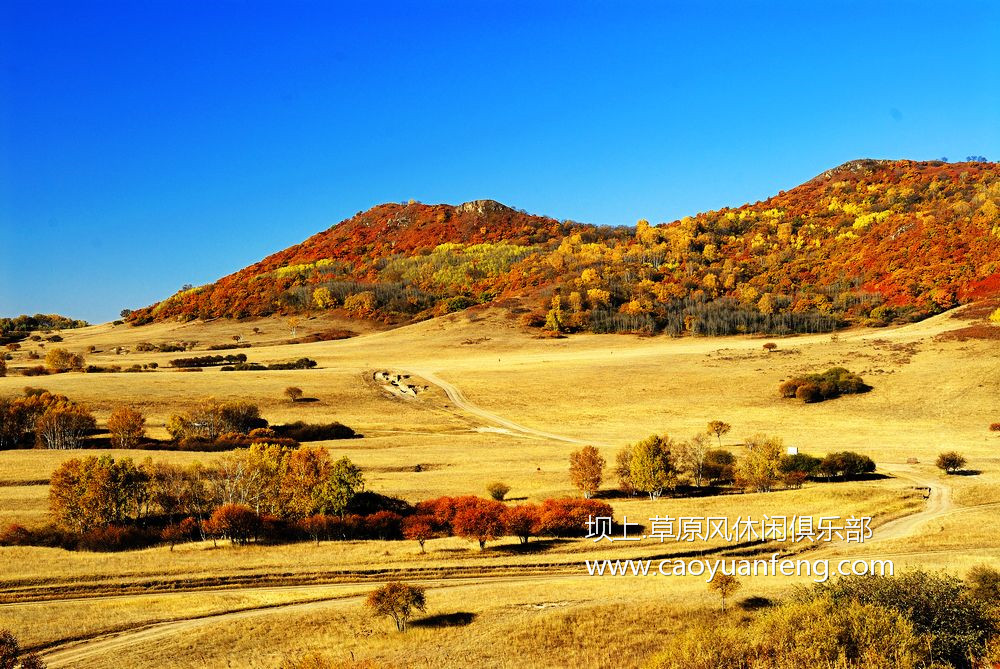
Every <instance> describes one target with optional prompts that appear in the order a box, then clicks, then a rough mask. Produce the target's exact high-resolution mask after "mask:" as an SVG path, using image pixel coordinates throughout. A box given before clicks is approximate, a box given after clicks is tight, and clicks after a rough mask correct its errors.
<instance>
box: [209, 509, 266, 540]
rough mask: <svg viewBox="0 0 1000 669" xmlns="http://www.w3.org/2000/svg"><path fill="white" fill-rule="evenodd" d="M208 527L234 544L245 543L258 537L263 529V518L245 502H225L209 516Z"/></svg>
mask: <svg viewBox="0 0 1000 669" xmlns="http://www.w3.org/2000/svg"><path fill="white" fill-rule="evenodd" d="M206 529H207V530H208V533H209V534H211V535H213V536H219V537H222V538H225V539H229V541H230V542H231V543H233V544H240V545H245V544H248V543H250V541H251V540H253V539H256V538H257V536H258V535H259V534H260V530H261V519H260V516H258V515H257V514H256V513H254V511H253V509H251V508H250V507H249V506H246V505H244V504H225V505H223V506H220V507H219V508H218V509H216V510H215V511H214V512H213V513H212V516H211V518H209V520H208V522H207V524H206Z"/></svg>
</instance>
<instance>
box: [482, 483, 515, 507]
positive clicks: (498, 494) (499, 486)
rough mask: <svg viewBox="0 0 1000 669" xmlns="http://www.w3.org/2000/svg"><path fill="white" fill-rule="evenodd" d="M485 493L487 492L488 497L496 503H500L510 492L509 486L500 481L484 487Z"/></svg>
mask: <svg viewBox="0 0 1000 669" xmlns="http://www.w3.org/2000/svg"><path fill="white" fill-rule="evenodd" d="M486 492H488V493H489V494H490V497H492V498H493V499H495V500H496V501H498V502H502V501H503V499H504V497H506V496H507V493H509V492H510V486H509V485H507V484H506V483H503V482H501V481H497V482H496V483H491V484H489V485H488V486H486Z"/></svg>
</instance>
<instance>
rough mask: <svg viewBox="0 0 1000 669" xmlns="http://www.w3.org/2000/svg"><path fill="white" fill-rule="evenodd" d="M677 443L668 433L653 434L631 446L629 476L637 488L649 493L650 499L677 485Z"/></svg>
mask: <svg viewBox="0 0 1000 669" xmlns="http://www.w3.org/2000/svg"><path fill="white" fill-rule="evenodd" d="M676 448H677V445H676V444H675V443H674V441H673V439H671V438H670V437H669V436H667V435H663V436H660V435H657V434H654V435H651V436H649V437H647V438H645V439H643V440H642V441H640V442H639V443H637V444H635V446H632V447H631V453H632V457H631V460H630V461H629V478H630V481H631V484H632V486H633V487H634V488H635V489H636V490H642V491H643V492H645V493H647V494H648V495H649V499H650V501H652V500H655V499H656V498H657V497H659V496H660V495H662V494H663V491H664V490H666V489H672V488H674V487H675V486H676V485H677V467H676V463H675V456H674V453H673V451H674V450H676Z"/></svg>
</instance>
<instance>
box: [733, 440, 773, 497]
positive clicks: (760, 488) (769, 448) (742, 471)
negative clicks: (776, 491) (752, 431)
mask: <svg viewBox="0 0 1000 669" xmlns="http://www.w3.org/2000/svg"><path fill="white" fill-rule="evenodd" d="M745 446H746V454H745V455H744V456H743V457H742V458H740V460H739V462H738V463H737V465H736V480H737V483H739V484H740V485H741V486H742V487H744V488H748V489H750V490H753V491H754V492H770V491H771V490H772V489H773V488H774V486H775V484H776V483H778V481H780V480H781V456H782V455H783V450H784V449H783V448H782V445H781V439H780V438H778V437H768V436H766V435H763V434H756V435H754V436H752V437H750V438H749V439H747V440H746V444H745Z"/></svg>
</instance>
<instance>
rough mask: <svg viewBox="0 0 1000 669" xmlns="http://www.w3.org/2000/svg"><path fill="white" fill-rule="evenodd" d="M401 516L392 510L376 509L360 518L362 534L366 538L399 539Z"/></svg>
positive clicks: (400, 535)
mask: <svg viewBox="0 0 1000 669" xmlns="http://www.w3.org/2000/svg"><path fill="white" fill-rule="evenodd" d="M402 526H403V517H402V516H401V515H399V514H398V513H394V512H393V511H376V512H375V513H373V514H371V515H370V516H364V517H363V518H362V520H361V528H362V536H363V538H366V539H378V540H379V541H386V540H387V539H401V538H402V537H403V530H402Z"/></svg>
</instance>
